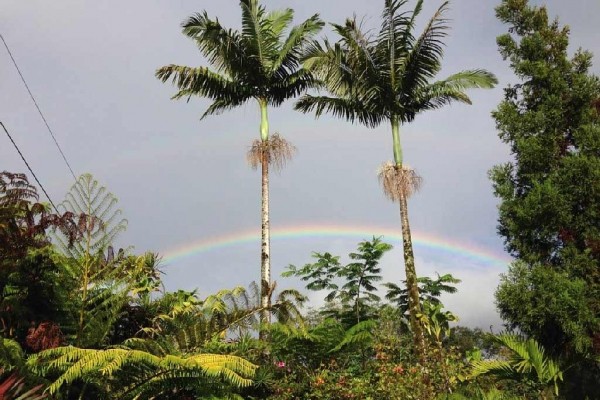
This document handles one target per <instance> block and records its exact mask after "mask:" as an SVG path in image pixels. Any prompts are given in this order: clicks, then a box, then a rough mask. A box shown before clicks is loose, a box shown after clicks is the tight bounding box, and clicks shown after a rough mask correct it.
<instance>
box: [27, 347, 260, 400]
mask: <svg viewBox="0 0 600 400" xmlns="http://www.w3.org/2000/svg"><path fill="white" fill-rule="evenodd" d="M28 364H29V365H30V366H31V367H32V368H35V369H37V370H38V371H39V372H41V373H43V374H52V373H54V374H55V373H59V374H60V376H59V377H58V379H56V381H54V382H53V383H52V384H51V385H50V386H49V388H48V392H49V393H50V394H56V393H57V392H58V391H59V390H60V389H61V387H63V385H69V384H72V383H74V382H75V381H77V380H84V381H88V382H95V383H96V384H100V385H104V386H103V387H104V388H105V392H106V393H109V397H110V398H115V399H130V398H131V399H133V398H155V396H156V398H159V397H160V396H166V397H165V398H168V396H169V395H172V394H173V393H176V392H177V390H183V389H186V388H187V386H188V384H190V383H192V382H193V384H194V386H197V387H198V388H199V389H202V390H209V389H210V390H219V389H225V388H227V387H231V388H242V387H246V386H249V385H251V383H252V376H253V375H254V371H255V370H256V366H255V365H253V364H251V363H250V362H248V361H246V360H244V359H242V358H240V357H236V356H230V355H214V354H201V353H200V354H168V353H167V354H161V355H155V354H153V353H152V352H148V351H143V350H136V349H134V348H130V347H127V346H120V347H119V348H110V349H106V350H91V349H80V348H76V347H70V346H69V347H61V348H56V349H51V350H46V351H43V352H41V353H38V354H36V355H34V356H32V357H31V358H30V360H29V361H28ZM210 390H209V391H210Z"/></svg>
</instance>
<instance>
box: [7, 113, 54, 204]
mask: <svg viewBox="0 0 600 400" xmlns="http://www.w3.org/2000/svg"><path fill="white" fill-rule="evenodd" d="M0 125H2V129H4V132H6V135H7V136H8V138H9V139H10V141H11V142H12V144H13V145H14V146H15V149H17V152H18V153H19V155H20V156H21V160H23V162H24V163H25V165H27V169H28V170H29V172H31V175H32V176H33V178H34V179H35V181H36V182H37V184H38V185H40V188H41V189H42V191H43V192H44V194H45V195H46V197H47V198H48V201H49V202H50V204H52V207H53V208H54V211H56V214H58V215H60V212H59V211H58V208H56V206H55V205H54V202H53V201H52V199H51V198H50V195H48V192H46V189H44V186H42V183H41V182H40V180H39V179H38V177H37V176H36V175H35V173H34V172H33V170H32V169H31V167H30V166H29V163H28V162H27V160H26V159H25V156H24V155H23V153H21V150H20V149H19V146H17V144H16V143H15V141H14V140H13V138H12V136H10V133H8V129H6V127H5V126H4V123H2V121H0Z"/></svg>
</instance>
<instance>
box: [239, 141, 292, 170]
mask: <svg viewBox="0 0 600 400" xmlns="http://www.w3.org/2000/svg"><path fill="white" fill-rule="evenodd" d="M295 152H296V147H295V146H294V145H292V144H291V143H290V142H288V141H287V140H285V139H284V138H282V137H281V136H279V134H277V133H276V134H274V135H272V136H271V137H270V138H269V139H268V140H265V141H262V140H259V139H257V140H255V141H254V142H252V146H251V147H250V150H248V154H247V155H246V157H247V159H248V164H250V166H251V167H252V169H257V168H258V167H259V166H260V165H261V163H262V160H263V157H266V158H267V162H268V163H269V164H270V165H272V166H273V167H274V168H275V169H276V170H278V171H280V170H281V169H283V167H284V166H285V164H286V163H287V162H288V161H290V160H291V159H292V157H293V156H294V153H295Z"/></svg>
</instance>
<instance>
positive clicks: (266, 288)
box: [259, 101, 271, 339]
mask: <svg viewBox="0 0 600 400" xmlns="http://www.w3.org/2000/svg"><path fill="white" fill-rule="evenodd" d="M259 104H260V111H261V123H260V136H261V141H262V143H263V145H265V146H264V148H263V151H262V160H261V177H262V179H261V186H262V207H261V219H262V224H261V249H260V305H261V308H262V311H261V313H260V322H261V324H264V325H266V324H269V323H270V322H271V314H270V312H269V310H268V309H269V307H270V306H271V296H270V295H269V293H270V291H271V232H270V224H269V153H268V148H267V146H266V144H267V142H268V140H269V120H268V115H267V103H266V102H265V101H259ZM259 338H260V339H265V338H266V336H265V332H264V329H262V328H261V329H260V332H259Z"/></svg>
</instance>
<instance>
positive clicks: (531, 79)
mask: <svg viewBox="0 0 600 400" xmlns="http://www.w3.org/2000/svg"><path fill="white" fill-rule="evenodd" d="M496 13H497V16H498V18H499V19H500V20H501V21H502V22H504V23H506V24H508V25H509V33H508V34H504V35H502V36H500V37H498V45H499V47H500V52H501V54H502V56H503V57H504V59H507V60H509V61H510V64H511V68H512V69H513V70H514V72H515V74H516V75H517V77H518V78H519V80H520V82H519V83H518V84H515V85H511V86H509V87H507V88H506V89H505V98H504V101H503V102H502V103H501V104H500V106H499V107H498V109H497V110H496V111H495V112H494V113H493V116H494V118H495V120H496V125H497V128H498V130H499V132H500V133H499V135H500V138H501V139H502V140H503V141H504V142H505V143H507V144H509V145H510V148H511V151H512V154H513V156H514V161H513V162H509V163H506V164H502V165H498V166H496V167H494V168H493V169H492V171H491V172H490V176H491V179H492V181H493V184H494V190H495V194H496V196H498V197H499V198H500V200H501V203H500V207H499V212H500V216H499V228H498V230H499V233H500V235H501V236H503V237H504V240H505V243H506V248H507V250H508V251H509V252H510V253H512V255H513V256H515V257H516V259H517V260H518V262H516V263H515V264H513V265H512V266H511V268H510V270H509V272H508V274H506V275H505V276H503V277H502V281H501V284H500V286H499V288H498V290H497V293H496V298H497V303H498V307H499V309H500V312H501V314H502V316H503V318H504V319H505V320H506V321H507V322H508V323H509V324H510V325H512V326H513V327H518V328H519V329H521V330H522V331H523V332H525V333H527V334H530V335H533V336H534V337H535V338H536V339H538V340H539V341H540V342H541V343H542V344H543V345H544V346H545V347H547V348H548V349H549V350H550V351H551V352H552V353H554V354H562V355H564V356H569V357H573V355H574V354H577V356H578V357H579V358H580V359H581V358H583V359H586V358H587V359H591V358H594V357H598V355H599V354H600V116H599V111H600V81H599V79H598V78H597V77H596V76H593V75H592V74H591V73H590V72H589V71H590V68H591V66H592V55H591V54H590V53H589V52H587V51H583V50H578V51H577V52H575V53H574V54H573V55H572V56H569V54H568V44H569V28H568V27H566V26H565V27H561V26H560V25H559V23H558V20H554V21H551V20H550V19H549V17H548V13H547V10H546V9H545V8H544V7H532V6H530V5H529V4H528V1H527V0H504V1H503V2H502V4H501V5H500V6H499V7H497V9H496ZM590 365H591V368H586V370H587V372H588V373H589V372H590V371H592V372H593V370H594V369H595V373H596V374H598V372H599V371H598V367H597V364H596V365H595V366H594V363H593V362H592V363H591V364H590ZM598 376H600V375H597V377H598ZM569 380H571V379H565V381H569ZM578 386H582V387H583V386H585V385H582V384H581V382H580V384H578ZM578 396H579V395H577V398H584V397H578Z"/></svg>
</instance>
